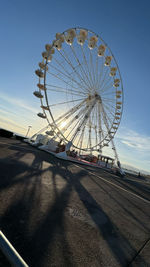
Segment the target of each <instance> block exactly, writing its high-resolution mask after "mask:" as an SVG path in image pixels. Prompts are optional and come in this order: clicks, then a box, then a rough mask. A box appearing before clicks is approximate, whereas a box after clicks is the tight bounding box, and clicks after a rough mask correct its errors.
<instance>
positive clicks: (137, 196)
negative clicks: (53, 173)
mask: <svg viewBox="0 0 150 267" xmlns="http://www.w3.org/2000/svg"><path fill="white" fill-rule="evenodd" d="M74 165H75V166H76V167H77V168H80V169H83V170H84V171H85V169H84V168H83V167H81V166H78V165H76V164H74ZM88 173H90V174H92V175H93V176H95V177H97V178H99V179H101V180H103V181H104V182H106V183H108V184H111V185H113V186H115V187H117V188H119V189H121V190H122V191H125V192H127V193H129V194H131V195H133V196H134V197H136V198H139V199H140V200H143V201H144V202H146V203H148V204H150V200H147V199H145V198H143V197H140V196H139V195H137V194H135V193H133V192H131V191H129V190H127V189H124V188H123V187H121V186H119V185H117V184H115V183H113V182H111V181H108V180H105V179H104V178H103V177H101V176H98V175H96V174H94V173H92V172H91V171H88Z"/></svg>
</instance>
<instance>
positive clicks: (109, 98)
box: [34, 28, 123, 157]
mask: <svg viewBox="0 0 150 267" xmlns="http://www.w3.org/2000/svg"><path fill="white" fill-rule="evenodd" d="M35 73H36V75H37V76H38V77H39V81H38V84H37V88H38V90H37V91H35V92H34V95H35V96H36V97H38V98H40V103H41V109H42V112H40V113H38V114H37V115H38V116H39V117H41V118H43V119H45V120H47V125H48V127H50V130H49V131H47V132H46V133H47V134H49V135H51V136H53V138H58V139H60V140H63V141H64V142H65V143H68V142H70V141H71V142H72V144H73V147H74V148H75V149H77V150H78V151H79V153H82V151H86V152H87V153H93V152H94V151H97V152H100V151H101V150H102V148H103V147H105V146H108V144H109V143H111V144H112V148H113V149H114V151H115V155H116V157H117V153H116V150H115V146H114V142H113V138H114V136H115V134H116V132H117V129H118V127H119V124H120V121H121V116H122V110H123V86H122V79H121V75H120V71H119V67H118V64H117V62H116V60H115V57H114V55H113V54H112V52H111V50H110V48H109V47H108V45H107V44H106V43H105V42H104V41H103V39H102V38H101V37H100V36H98V35H97V34H95V33H94V32H92V31H90V30H87V29H83V28H72V29H68V30H66V31H64V32H63V33H56V37H55V40H54V41H53V42H52V44H46V45H45V51H44V52H43V53H42V61H41V62H40V63H39V69H38V70H36V71H35Z"/></svg>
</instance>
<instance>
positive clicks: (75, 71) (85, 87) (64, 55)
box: [59, 46, 89, 91]
mask: <svg viewBox="0 0 150 267" xmlns="http://www.w3.org/2000/svg"><path fill="white" fill-rule="evenodd" d="M71 48H72V46H71ZM62 51H63V53H64V54H63V53H61V52H60V51H59V53H60V54H61V55H62V57H64V58H65V59H66V62H67V63H68V64H69V65H70V66H71V68H72V70H73V72H74V73H76V75H77V76H78V79H79V80H80V82H81V83H84V84H85V85H84V86H82V87H83V88H84V90H85V91H88V87H89V86H88V85H87V84H86V82H85V80H84V79H83V77H82V76H81V75H80V74H79V72H78V71H77V70H76V67H74V66H73V64H72V62H71V61H70V59H69V58H68V55H67V54H66V52H65V51H64V49H62ZM73 51H74V50H73ZM77 63H78V67H79V68H81V64H80V62H79V60H78V61H77ZM80 86H81V85H80Z"/></svg>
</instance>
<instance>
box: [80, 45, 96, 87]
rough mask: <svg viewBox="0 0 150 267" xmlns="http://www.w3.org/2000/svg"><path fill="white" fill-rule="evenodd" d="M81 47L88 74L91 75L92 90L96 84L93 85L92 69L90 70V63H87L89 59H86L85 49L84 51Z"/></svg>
mask: <svg viewBox="0 0 150 267" xmlns="http://www.w3.org/2000/svg"><path fill="white" fill-rule="evenodd" d="M80 47H81V50H82V55H83V59H84V62H85V66H86V68H87V72H88V75H89V79H90V85H91V88H93V86H94V83H93V80H92V75H91V72H90V69H89V66H88V63H87V59H86V56H85V53H84V49H83V46H80Z"/></svg>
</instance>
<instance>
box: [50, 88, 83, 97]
mask: <svg viewBox="0 0 150 267" xmlns="http://www.w3.org/2000/svg"><path fill="white" fill-rule="evenodd" d="M47 91H48V92H56V93H63V94H70V95H71V96H72V95H74V96H80V97H81V96H83V94H81V93H79V94H75V93H72V92H68V91H63V90H60V89H58V90H57V89H47Z"/></svg>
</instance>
